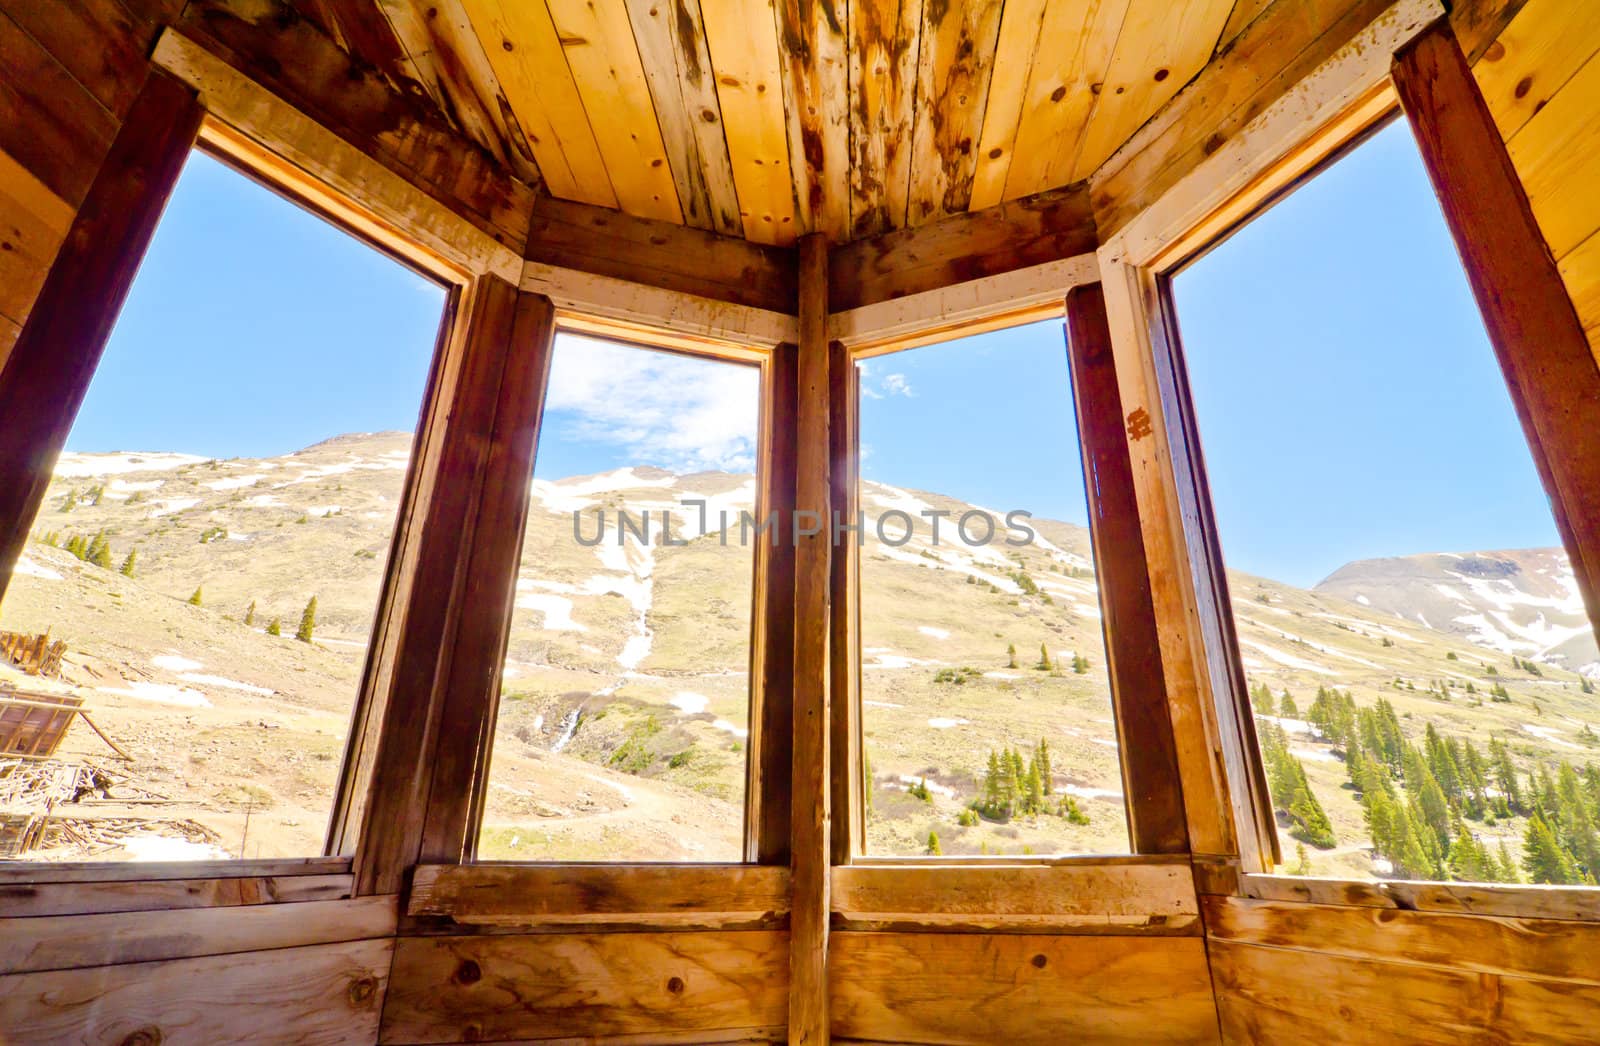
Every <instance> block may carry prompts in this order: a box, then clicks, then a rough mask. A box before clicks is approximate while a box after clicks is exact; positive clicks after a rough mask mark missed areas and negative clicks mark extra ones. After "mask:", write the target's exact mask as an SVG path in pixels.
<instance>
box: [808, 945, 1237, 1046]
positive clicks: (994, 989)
mask: <svg viewBox="0 0 1600 1046" xmlns="http://www.w3.org/2000/svg"><path fill="white" fill-rule="evenodd" d="M830 994H831V995H832V1001H833V1033H834V1035H836V1036H839V1037H841V1038H852V1039H865V1040H870V1041H878V1042H916V1043H974V1042H1007V1043H1050V1044H1055V1043H1063V1042H1095V1043H1151V1042H1186V1043H1198V1042H1216V1041H1217V1016H1216V1009H1215V1006H1214V1005H1213V1003H1212V998H1211V978H1210V975H1209V974H1208V972H1207V970H1206V958H1205V945H1204V942H1202V941H1200V940H1197V939H1193V938H1138V937H1061V936H1047V935H1031V934H1029V935H1020V934H1019V935H996V936H973V935H969V934H945V933H847V932H841V933H838V934H835V935H834V945H833V958H832V962H831V963H830Z"/></svg>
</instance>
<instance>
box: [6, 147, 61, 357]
mask: <svg viewBox="0 0 1600 1046" xmlns="http://www.w3.org/2000/svg"><path fill="white" fill-rule="evenodd" d="M75 211H76V209H75V208H74V207H73V206H72V205H71V204H69V203H67V201H65V200H63V199H62V198H61V197H59V196H57V195H56V194H55V193H53V192H51V191H50V190H49V189H48V188H46V187H45V184H44V183H43V182H41V181H39V179H37V178H35V177H34V176H33V175H32V174H30V173H28V171H27V169H26V168H24V167H23V166H22V165H21V164H20V163H18V162H17V161H16V160H14V159H12V158H11V157H10V155H8V154H7V153H4V152H0V318H4V319H7V320H9V321H11V323H12V325H13V327H14V328H16V329H20V327H21V326H22V324H24V323H26V322H27V320H28V313H29V312H31V311H32V309H33V300H34V298H35V297H37V296H38V294H39V289H40V288H41V287H43V286H44V278H45V276H46V274H48V273H49V271H50V264H51V262H53V261H54V260H55V256H56V251H57V250H59V249H60V247H61V243H62V241H63V240H65V239H66V236H67V229H68V228H70V227H71V225H72V218H73V215H74V213H75ZM0 366H4V360H3V359H0Z"/></svg>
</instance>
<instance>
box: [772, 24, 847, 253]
mask: <svg viewBox="0 0 1600 1046" xmlns="http://www.w3.org/2000/svg"><path fill="white" fill-rule="evenodd" d="M774 6H775V9H776V13H777V18H778V42H779V52H778V53H779V58H780V60H781V61H782V63H783V70H784V83H785V91H784V109H785V111H786V113H787V115H788V125H789V165H790V167H791V168H792V169H793V173H794V176H795V201H796V203H797V204H798V205H799V221H800V227H801V228H802V229H803V230H805V231H807V232H821V233H824V234H826V235H827V237H828V239H829V241H830V242H833V243H839V242H841V241H843V240H845V239H846V238H847V237H848V234H849V231H850V194H849V191H848V188H847V186H848V184H849V175H848V174H847V171H848V168H849V165H850V97H849V62H848V59H847V57H846V54H845V50H846V46H845V40H846V38H845V26H846V20H847V19H846V17H841V14H844V13H846V8H847V0H779V2H778V3H777V4H775V5H774Z"/></svg>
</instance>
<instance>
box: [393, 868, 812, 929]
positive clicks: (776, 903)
mask: <svg viewBox="0 0 1600 1046" xmlns="http://www.w3.org/2000/svg"><path fill="white" fill-rule="evenodd" d="M788 910H789V870H788V869H787V868H783V867H768V866H761V865H552V866H544V867H541V866H537V865H502V864H473V865H432V864H425V865H419V866H418V867H417V869H416V872H415V874H414V875H413V878H412V881H411V896H410V898H409V900H408V902H407V905H406V914H408V915H413V916H440V917H445V918H448V919H451V920H453V921H455V922H457V923H461V924H464V925H518V926H535V925H538V926H559V925H567V926H573V925H582V924H584V923H606V922H645V921H649V922H658V923H660V924H661V925H663V926H666V925H671V924H673V923H678V924H693V925H707V924H709V923H711V922H714V921H717V920H722V921H736V920H754V919H758V918H761V917H764V916H771V915H781V914H782V913H784V912H787V911H788Z"/></svg>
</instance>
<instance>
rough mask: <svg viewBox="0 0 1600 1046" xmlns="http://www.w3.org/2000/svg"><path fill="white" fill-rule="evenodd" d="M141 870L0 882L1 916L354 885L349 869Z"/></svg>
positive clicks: (332, 894) (332, 893)
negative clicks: (217, 874) (273, 872)
mask: <svg viewBox="0 0 1600 1046" xmlns="http://www.w3.org/2000/svg"><path fill="white" fill-rule="evenodd" d="M131 870H132V871H134V872H137V871H138V869H137V867H135V868H134V869H131ZM144 874H145V875H150V876H152V878H149V879H131V878H130V879H129V880H127V881H124V882H94V881H88V882H37V883H5V884H0V918H17V917H24V916H42V915H75V914H80V913H95V912H141V911H154V910H157V909H166V908H214V907H227V906H230V905H241V904H274V903H281V902H289V901H331V900H338V899H341V898H345V897H349V896H350V888H351V884H352V880H351V877H350V876H349V875H348V874H340V875H285V876H238V877H231V878H219V879H161V878H154V877H153V876H156V875H159V874H160V873H159V872H158V871H155V870H151V871H146V872H144Z"/></svg>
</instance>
